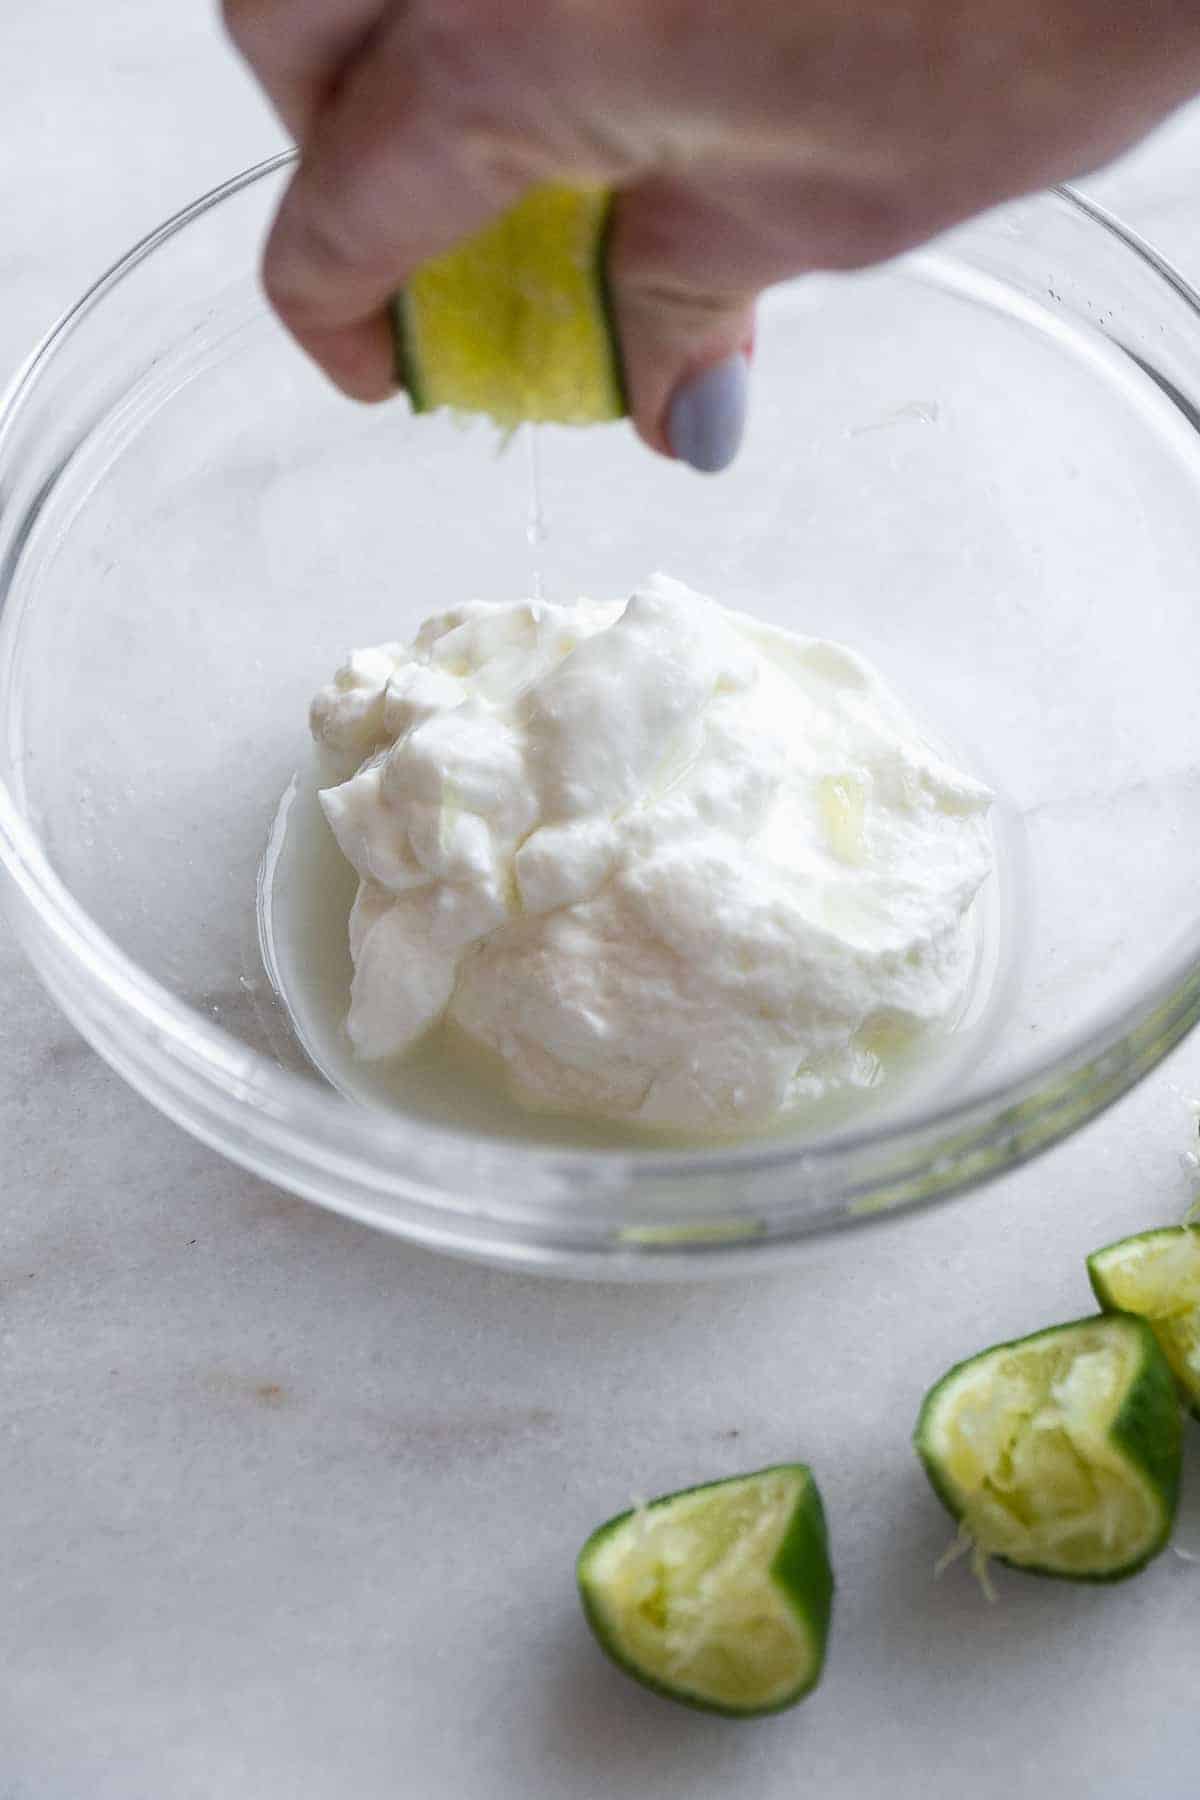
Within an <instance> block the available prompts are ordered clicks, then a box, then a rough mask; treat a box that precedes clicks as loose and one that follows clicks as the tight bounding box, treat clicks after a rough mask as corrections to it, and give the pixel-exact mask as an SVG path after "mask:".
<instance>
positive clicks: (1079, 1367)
mask: <svg viewBox="0 0 1200 1800" xmlns="http://www.w3.org/2000/svg"><path fill="white" fill-rule="evenodd" d="M914 1443H915V1447H916V1450H917V1454H918V1456H919V1457H920V1459H921V1462H922V1464H923V1466H924V1468H925V1472H926V1474H927V1476H928V1478H929V1482H930V1485H931V1486H932V1488H933V1490H934V1492H935V1493H936V1494H937V1495H938V1498H939V1499H940V1500H941V1501H942V1503H943V1505H944V1506H945V1507H946V1509H947V1511H948V1512H949V1513H950V1514H951V1515H952V1517H954V1518H955V1519H956V1520H957V1521H958V1523H959V1527H960V1533H961V1534H962V1535H964V1536H965V1537H969V1539H970V1541H971V1546H972V1551H973V1563H974V1567H975V1570H976V1573H977V1574H980V1575H981V1576H982V1577H983V1578H984V1579H985V1581H986V1566H987V1559H988V1558H990V1557H995V1558H996V1559H997V1560H998V1561H1001V1562H1007V1563H1009V1564H1011V1565H1012V1566H1014V1567H1017V1568H1022V1569H1025V1570H1026V1571H1028V1572H1029V1573H1033V1574H1041V1575H1049V1576H1056V1577H1059V1578H1062V1579H1069V1580H1076V1581H1094V1582H1109V1581H1117V1580H1121V1579H1124V1578H1125V1577H1127V1576H1129V1575H1133V1574H1135V1573H1136V1572H1137V1571H1138V1570H1139V1569H1141V1568H1143V1567H1144V1566H1145V1565H1146V1563H1148V1562H1149V1561H1151V1560H1152V1558H1153V1557H1155V1556H1157V1555H1158V1554H1159V1552H1160V1551H1161V1550H1162V1549H1163V1548H1164V1546H1165V1545H1166V1543H1167V1541H1168V1538H1169V1536H1170V1532H1171V1526H1172V1524H1173V1521H1174V1517H1175V1509H1176V1505H1177V1502H1178V1492H1179V1465H1180V1454H1181V1447H1180V1423H1179V1408H1178V1404H1177V1402H1176V1399H1175V1392H1174V1383H1173V1381H1172V1378H1171V1373H1170V1370H1169V1368H1168V1366H1167V1363H1166V1360H1165V1358H1164V1356H1163V1354H1162V1351H1161V1349H1160V1348H1159V1345H1158V1343H1157V1341H1156V1339H1155V1337H1154V1334H1153V1332H1152V1331H1151V1330H1150V1328H1149V1326H1148V1325H1146V1324H1145V1322H1144V1321H1142V1320H1139V1319H1134V1318H1130V1317H1127V1316H1125V1315H1110V1316H1103V1315H1102V1316H1101V1317H1099V1318H1092V1319H1080V1320H1077V1321H1074V1322H1073V1323H1071V1324H1068V1325H1061V1326H1054V1327H1052V1328H1051V1329H1050V1330H1048V1331H1042V1332H1036V1333H1034V1334H1033V1335H1032V1336H1031V1337H1027V1338H1020V1339H1016V1340H1014V1341H1013V1342H1011V1343H1006V1344H999V1345H996V1346H994V1347H993V1348H992V1349H990V1350H985V1351H983V1352H982V1353H981V1354H979V1355H977V1356H973V1357H970V1358H968V1359H967V1360H966V1361H965V1362H961V1363H958V1364H956V1365H955V1367H954V1368H952V1369H951V1370H949V1371H948V1372H947V1374H946V1375H945V1376H943V1378H942V1379H941V1381H939V1382H938V1383H937V1384H936V1386H935V1387H933V1388H932V1389H931V1390H930V1392H929V1394H928V1395H927V1396H926V1398H925V1401H924V1404H923V1405H922V1408H921V1412H920V1415H919V1417H918V1420H917V1426H916V1431H915V1433H914Z"/></svg>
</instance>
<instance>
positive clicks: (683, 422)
mask: <svg viewBox="0 0 1200 1800" xmlns="http://www.w3.org/2000/svg"><path fill="white" fill-rule="evenodd" d="M749 385H750V366H749V364H748V363H747V361H746V358H745V357H744V356H742V355H741V353H740V352H739V353H738V354H737V355H735V356H727V357H726V358H725V361H724V362H719V363H714V364H713V366H712V368H710V369H703V370H701V372H700V374H699V375H693V376H692V378H691V380H690V381H685V382H681V384H680V385H679V387H677V388H676V390H675V395H674V398H673V399H672V401H671V405H670V410H669V411H668V413H667V437H668V440H669V441H670V445H671V448H672V450H673V451H674V452H675V454H676V456H677V457H678V458H679V460H680V462H685V463H690V464H691V466H692V468H693V469H699V470H701V472H702V473H703V474H705V475H715V474H716V473H717V471H718V470H720V469H725V468H728V466H729V464H730V463H731V462H732V461H733V459H734V457H735V456H736V455H737V453H738V446H739V445H740V444H741V441H742V432H743V431H744V429H745V425H746V394H747V390H748V388H749Z"/></svg>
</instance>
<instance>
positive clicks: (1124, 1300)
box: [1088, 1225, 1200, 1418]
mask: <svg viewBox="0 0 1200 1800" xmlns="http://www.w3.org/2000/svg"><path fill="white" fill-rule="evenodd" d="M1088 1275H1089V1276H1090V1277H1091V1283H1092V1287H1093V1289H1094V1290H1095V1294H1096V1298H1097V1300H1099V1302H1100V1304H1101V1306H1102V1307H1103V1308H1104V1310H1105V1312H1127V1313H1137V1314H1139V1315H1140V1317H1142V1318H1143V1319H1146V1320H1148V1322H1149V1324H1150V1326H1151V1328H1152V1330H1153V1332H1154V1335H1155V1337H1156V1338H1157V1339H1158V1341H1159V1343H1160V1344H1161V1346H1162V1350H1163V1354H1164V1356H1165V1357H1166V1359H1167V1361H1168V1362H1169V1363H1170V1365H1171V1372H1172V1374H1173V1375H1174V1377H1175V1380H1176V1381H1177V1382H1178V1384H1179V1389H1180V1392H1181V1393H1182V1394H1183V1397H1184V1399H1185V1401H1186V1402H1187V1405H1188V1406H1189V1407H1190V1408H1191V1410H1192V1412H1193V1413H1194V1414H1195V1415H1196V1417H1197V1418H1200V1226H1197V1225H1171V1226H1166V1227H1164V1229H1163V1230H1161V1231H1143V1232H1142V1233H1141V1234H1140V1235H1139V1236H1138V1237H1127V1238H1122V1239H1121V1241H1120V1243H1119V1244H1109V1246H1108V1247H1107V1249H1105V1250H1097V1251H1096V1252H1095V1253H1094V1254H1093V1255H1092V1256H1089V1257H1088Z"/></svg>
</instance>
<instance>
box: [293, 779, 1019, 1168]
mask: <svg viewBox="0 0 1200 1800" xmlns="http://www.w3.org/2000/svg"><path fill="white" fill-rule="evenodd" d="M317 787H318V782H317V773H316V768H315V762H314V765H313V766H312V767H310V768H306V769H305V770H303V771H302V772H301V773H300V774H298V775H297V776H296V778H295V780H294V781H293V782H292V784H291V786H290V787H289V789H288V792H287V793H286V794H285V796H284V798H283V801H282V803H281V805H280V807H279V811H278V813H277V815H276V819H275V823H274V827H273V829H272V832H271V837H270V842H269V844H268V846H267V850H266V854H265V856H264V858H263V863H262V869H261V872H260V878H259V895H258V921H259V944H260V949H261V953H262V959H263V963H264V965H265V967H266V971H267V974H268V976H269V978H270V981H271V984H272V986H273V988H274V990H275V993H276V995H277V997H278V999H279V1001H280V1003H281V1005H282V1007H283V1008H284V1010H285V1012H286V1014H287V1016H288V1019H289V1021H290V1024H291V1028H292V1030H293V1032H294V1033H295V1036H296V1038H297V1039H298V1040H299V1042H300V1044H301V1046H302V1048H303V1050H304V1051H305V1054H306V1055H307V1057H308V1059H309V1060H310V1062H311V1063H312V1064H313V1065H314V1066H315V1068H316V1069H317V1070H318V1071H319V1072H320V1074H322V1075H323V1076H324V1077H325V1079H326V1080H327V1081H328V1082H329V1083H330V1084H331V1085H332V1086H333V1087H334V1088H336V1089H338V1090H339V1091H340V1092H341V1093H342V1094H343V1095H345V1096H346V1097H347V1098H349V1099H352V1100H356V1101H358V1102H360V1103H362V1104H363V1105H366V1106H374V1107H386V1108H388V1109H390V1110H391V1111H393V1112H395V1111H400V1112H402V1113H407V1114H409V1115H411V1116H414V1117H417V1118H420V1119H422V1120H424V1121H425V1122H427V1123H430V1124H437V1125H441V1126H445V1127H450V1128H453V1129H454V1130H457V1131H467V1132H473V1133H477V1134H480V1135H483V1136H487V1137H493V1138H494V1137H501V1138H506V1139H510V1140H511V1139H517V1140H525V1141H531V1142H536V1143H543V1144H560V1145H574V1146H581V1147H585V1146H590V1147H599V1148H606V1149H613V1148H621V1147H625V1148H640V1149H646V1148H653V1147H662V1148H695V1147H702V1146H705V1145H707V1146H710V1147H711V1146H712V1145H714V1144H721V1143H729V1142H731V1141H738V1140H731V1139H730V1138H728V1137H726V1138H713V1137H711V1136H710V1137H700V1136H698V1135H695V1134H689V1135H684V1134H681V1133H670V1132H664V1131H662V1130H661V1129H654V1130H651V1129H649V1128H644V1127H643V1128H639V1127H637V1126H635V1125H630V1124H627V1123H625V1122H621V1123H617V1122H608V1121H597V1120H595V1119H588V1118H583V1117H577V1116H574V1115H568V1114H562V1113H535V1112H531V1111H529V1110H528V1109H527V1108H525V1107H523V1106H521V1105H520V1104H519V1103H518V1102H517V1101H515V1100H514V1099H513V1098H512V1097H511V1095H510V1093H509V1091H508V1088H507V1084H506V1081H505V1075H504V1070H503V1066H502V1064H501V1062H500V1059H499V1058H498V1057H495V1056H494V1055H493V1054H492V1053H491V1052H490V1051H486V1050H483V1049H481V1048H480V1047H479V1046H478V1045H476V1044H474V1043H473V1042H472V1040H471V1039H469V1038H468V1037H467V1036H466V1035H465V1034H464V1033H463V1032H461V1031H460V1030H458V1029H457V1028H456V1027H454V1026H441V1027H439V1028H437V1029H435V1030H434V1031H433V1032H432V1033H430V1034H429V1036H428V1037H427V1038H426V1039H425V1040H423V1042H422V1043H421V1044H420V1045H418V1046H417V1047H415V1048H414V1049H413V1050H411V1051H409V1052H407V1053H406V1054H405V1055H403V1056H399V1057H395V1058H391V1059H389V1060H387V1061H382V1062H364V1061H362V1060H361V1059H360V1058H358V1057H357V1056H356V1055H355V1053H354V1049H353V1046H352V1045H351V1042H350V1039H349V1036H348V1034H347V1031H346V1014H347V1010H348V1008H349V1001H350V982H351V977H352V975H353V964H352V962H351V959H350V948H349V939H348V919H349V914H350V908H351V905H352V903H353V900H354V895H355V891H356V887H357V876H356V875H355V872H354V870H353V869H352V868H351V866H350V864H349V863H348V862H347V861H346V860H345V858H344V857H343V855H342V853H341V851H340V850H339V848H338V846H337V843H336V841H335V839H334V836H333V833H332V831H331V830H330V829H329V826H328V825H327V824H326V822H325V817H324V814H323V813H322V811H321V806H320V802H319V800H318V798H317ZM1005 817H1006V815H1005V813H1004V809H1003V808H1001V807H998V808H997V809H996V810H995V816H994V819H993V838H994V840H995V857H994V863H995V866H994V870H993V873H992V874H991V875H990V876H989V878H988V880H987V881H986V882H985V884H984V886H983V888H982V889H981V890H980V893H979V894H978V896H977V897H976V900H975V902H974V905H973V906H972V908H971V912H970V914H969V917H968V926H969V929H970V930H971V933H972V936H973V940H974V959H973V968H972V975H971V979H970V981H969V983H968V985H967V989H966V992H965V995H964V999H963V1003H962V1006H961V1007H960V1009H959V1013H958V1016H957V1017H956V1018H955V1019H953V1020H952V1021H950V1022H949V1024H948V1025H947V1026H944V1027H942V1028H941V1029H939V1030H937V1031H936V1032H927V1033H924V1034H922V1035H921V1036H920V1037H918V1038H915V1039H909V1040H908V1041H906V1042H904V1043H902V1044H897V1045H893V1046H891V1047H890V1048H889V1049H888V1050H886V1051H885V1052H883V1053H882V1054H881V1055H880V1059H879V1077H878V1080H877V1082H876V1084H875V1085H874V1086H873V1087H870V1088H854V1089H850V1088H845V1089H842V1090H840V1091H839V1092H837V1093H835V1094H833V1095H830V1096H826V1097H824V1098H822V1099H820V1100H816V1101H811V1102H808V1103H806V1104H804V1105H802V1106H800V1107H798V1108H796V1109H795V1110H794V1111H792V1112H789V1113H788V1114H787V1116H786V1117H785V1118H784V1119H783V1120H782V1121H781V1122H779V1123H778V1124H775V1125H773V1126H770V1127H767V1128H766V1129H765V1130H764V1129H759V1130H756V1131H754V1132H753V1133H752V1134H750V1135H752V1136H753V1137H754V1138H756V1139H758V1138H780V1137H790V1138H794V1137H796V1136H798V1135H799V1136H805V1135H807V1136H812V1135H816V1134H818V1133H824V1132H828V1131H830V1130H834V1129H837V1128H838V1127H845V1126H847V1125H849V1124H853V1123H854V1122H856V1121H858V1120H860V1119H861V1120H863V1121H864V1122H865V1121H866V1120H867V1119H871V1120H872V1121H874V1122H878V1121H879V1120H881V1119H882V1118H883V1117H885V1116H888V1115H892V1114H894V1113H895V1112H896V1111H897V1110H900V1109H903V1108H905V1107H908V1106H911V1105H912V1104H913V1103H914V1101H917V1100H922V1101H924V1100H927V1099H928V1098H929V1097H930V1094H931V1092H932V1091H934V1090H936V1089H938V1088H945V1087H948V1086H950V1085H953V1084H955V1083H956V1082H958V1081H960V1080H961V1079H963V1078H964V1076H965V1075H966V1074H967V1073H969V1071H970V1069H971V1068H972V1067H974V1066H975V1065H976V1064H977V1063H978V1061H979V1060H980V1058H981V1056H982V1054H983V1052H984V1050H985V1049H986V1046H987V1045H988V1044H989V1043H990V1042H991V1041H992V1038H993V1036H994V1034H995V1032H996V1029H997V1027H998V1023H999V1020H1000V1016H1001V1014H1002V1012H1003V1006H1004V995H1005V992H1006V990H1007V989H1008V987H1009V975H1010V967H1011V949H1012V944H1013V941H1014V935H1013V932H1012V930H1011V929H1010V921H1011V915H1012V911H1013V908H1012V906H1011V903H1010V901H1009V900H1008V899H1007V896H1008V895H1009V893H1010V883H1009V879H1008V875H1009V871H1010V870H1011V869H1012V867H1013V866H1014V861H1015V859H1014V858H1012V857H1011V856H1010V855H1009V854H1008V853H1007V851H1006V844H1005V838H1006V835H1007V830H1008V827H1007V825H1006V823H1005ZM741 1141H745V1139H744V1136H743V1138H742V1140H741Z"/></svg>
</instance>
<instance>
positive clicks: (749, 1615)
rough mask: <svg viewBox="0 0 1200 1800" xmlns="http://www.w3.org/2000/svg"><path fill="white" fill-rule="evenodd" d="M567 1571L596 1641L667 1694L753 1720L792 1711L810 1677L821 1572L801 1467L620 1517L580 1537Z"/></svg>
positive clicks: (812, 1487)
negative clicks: (572, 1570) (573, 1568)
mask: <svg viewBox="0 0 1200 1800" xmlns="http://www.w3.org/2000/svg"><path fill="white" fill-rule="evenodd" d="M577 1576H578V1584H579V1592H580V1598H581V1601H582V1604H583V1609H584V1613H585V1616H586V1618H587V1620H588V1623H589V1625H590V1626H591V1629H592V1632H593V1634H594V1635H595V1637H596V1639H597V1642H598V1643H599V1644H600V1646H601V1648H602V1649H603V1650H604V1651H605V1653H606V1654H607V1655H608V1656H609V1657H610V1658H611V1659H612V1661H613V1662H615V1663H616V1664H617V1665H618V1666H619V1667H620V1668H622V1669H623V1670H624V1671H625V1672H626V1673H627V1674H629V1675H631V1676H632V1677H633V1678H634V1680H636V1681H638V1682H640V1683H641V1684H642V1685H643V1686H644V1687H647V1688H649V1689H651V1690H652V1691H653V1692H655V1693H658V1694H661V1695H663V1696H665V1697H666V1698H668V1699H671V1700H676V1701H679V1702H680V1703H681V1704H683V1705H686V1706H691V1707H695V1708H698V1709H699V1710H701V1711H705V1712H716V1713H721V1714H723V1715H725V1716H727V1717H734V1718H753V1717H760V1716H762V1715H764V1714H767V1713H774V1712H781V1711H783V1710H784V1709H785V1708H787V1707H790V1706H794V1705H795V1704H796V1703H797V1702H798V1701H800V1700H802V1699H803V1698H804V1697H805V1695H806V1694H808V1693H811V1691H812V1689H813V1688H814V1687H815V1686H816V1685H817V1683H818V1681H819V1680H820V1678H821V1672H822V1669H823V1666H824V1657H825V1645H826V1639H827V1636H828V1631H829V1621H830V1615H831V1611H832V1604H833V1573H832V1569H831V1566H830V1561H829V1541H828V1530H827V1526H826V1521H825V1513H824V1508H823V1506H822V1504H821V1497H820V1493H819V1491H818V1489H817V1486H816V1483H815V1481H814V1480H813V1477H812V1473H811V1471H810V1470H809V1469H808V1468H807V1467H806V1466H805V1465H804V1464H802V1463H787V1464H779V1465H775V1466H773V1467H771V1468H767V1469H760V1470H757V1471H755V1472H754V1473H753V1474H750V1475H742V1476H734V1477H731V1478H730V1479H728V1480H726V1481H718V1482H710V1483H706V1484H703V1485H701V1486H699V1487H693V1488H686V1489H684V1490H682V1491H681V1492H678V1493H674V1494H668V1495H665V1496H664V1497H663V1498H662V1499H659V1500H655V1501H653V1502H651V1503H650V1504H649V1505H648V1506H640V1507H636V1508H633V1509H632V1510H630V1511H628V1512H624V1513H620V1514H619V1515H618V1516H617V1517H616V1518H614V1519H610V1520H608V1521H607V1523H606V1524H604V1525H601V1526H600V1527H599V1528H598V1529H597V1530H596V1531H594V1532H593V1533H592V1535H591V1537H590V1538H589V1539H588V1540H587V1543H586V1544H585V1545H584V1547H583V1549H582V1550H581V1552H580V1555H579V1560H578V1565H577Z"/></svg>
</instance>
